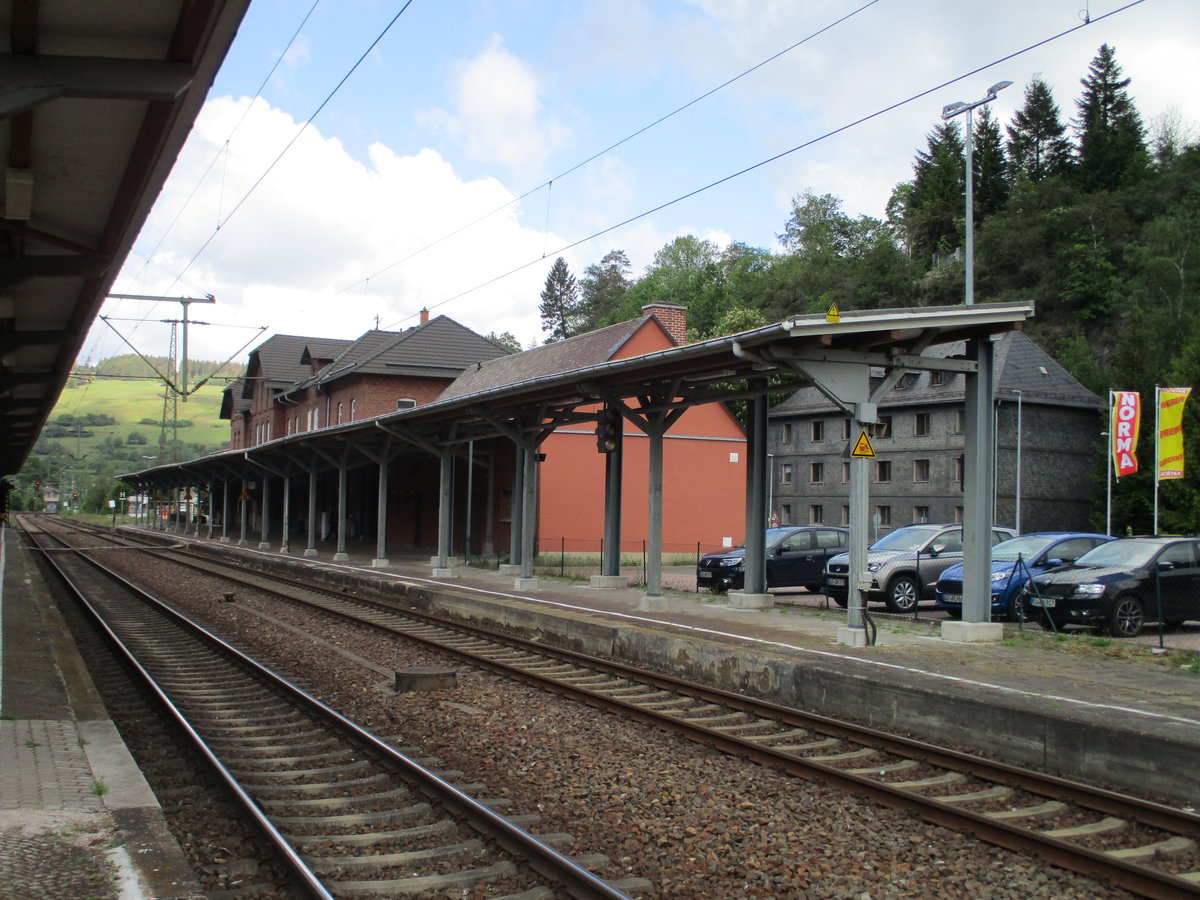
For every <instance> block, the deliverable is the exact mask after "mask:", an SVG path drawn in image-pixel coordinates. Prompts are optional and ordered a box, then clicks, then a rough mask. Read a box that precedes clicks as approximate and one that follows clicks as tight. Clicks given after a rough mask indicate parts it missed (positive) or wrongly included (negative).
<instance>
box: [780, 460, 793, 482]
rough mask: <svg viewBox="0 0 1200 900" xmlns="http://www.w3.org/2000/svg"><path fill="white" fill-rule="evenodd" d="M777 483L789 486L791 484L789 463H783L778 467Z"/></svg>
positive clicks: (790, 465) (790, 466)
mask: <svg viewBox="0 0 1200 900" xmlns="http://www.w3.org/2000/svg"><path fill="white" fill-rule="evenodd" d="M779 483H780V484H791V483H792V464H791V463H784V464H783V465H781V466H780V467H779Z"/></svg>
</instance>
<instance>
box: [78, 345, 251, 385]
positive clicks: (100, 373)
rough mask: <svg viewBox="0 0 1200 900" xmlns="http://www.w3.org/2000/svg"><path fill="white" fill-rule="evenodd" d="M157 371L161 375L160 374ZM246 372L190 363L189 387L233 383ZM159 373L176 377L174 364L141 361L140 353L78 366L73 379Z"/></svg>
mask: <svg viewBox="0 0 1200 900" xmlns="http://www.w3.org/2000/svg"><path fill="white" fill-rule="evenodd" d="M155 369H157V370H158V371H157V372H156V371H155ZM245 370H246V366H245V364H244V363H235V362H228V363H220V362H215V361H212V360H206V359H189V360H188V384H189V385H195V384H196V382H198V381H202V380H203V379H205V378H209V377H213V376H215V377H217V378H218V379H220V380H221V381H232V380H233V379H234V378H237V377H238V376H240V375H242V374H243V373H244V372H245ZM159 372H162V373H165V374H169V375H174V374H175V372H173V371H172V365H171V360H170V359H169V358H167V357H165V356H146V357H141V356H138V355H137V354H136V353H125V354H122V355H120V356H110V357H108V358H107V359H102V360H100V361H99V362H97V363H96V364H95V365H88V364H86V363H76V364H75V366H74V368H73V369H72V372H71V374H72V375H73V376H80V377H81V378H86V377H90V376H94V377H97V378H151V379H153V378H159V377H160V376H159V374H158V373H159Z"/></svg>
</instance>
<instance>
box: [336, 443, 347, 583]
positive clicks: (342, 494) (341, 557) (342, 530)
mask: <svg viewBox="0 0 1200 900" xmlns="http://www.w3.org/2000/svg"><path fill="white" fill-rule="evenodd" d="M337 532H338V536H337V552H336V553H334V554H333V558H334V560H335V561H336V562H346V561H347V560H349V559H350V554H348V553H347V552H346V456H345V454H343V455H342V458H341V459H340V460H339V461H338V505H337Z"/></svg>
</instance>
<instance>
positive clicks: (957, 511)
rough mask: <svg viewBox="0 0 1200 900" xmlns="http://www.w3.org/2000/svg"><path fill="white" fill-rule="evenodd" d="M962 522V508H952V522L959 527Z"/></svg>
mask: <svg viewBox="0 0 1200 900" xmlns="http://www.w3.org/2000/svg"><path fill="white" fill-rule="evenodd" d="M962 520H963V508H962V507H961V506H956V507H954V522H955V524H957V525H961V524H962Z"/></svg>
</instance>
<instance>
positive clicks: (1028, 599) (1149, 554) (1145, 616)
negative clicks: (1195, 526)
mask: <svg viewBox="0 0 1200 900" xmlns="http://www.w3.org/2000/svg"><path fill="white" fill-rule="evenodd" d="M1022 601H1023V602H1024V603H1025V609H1026V611H1027V613H1029V614H1030V615H1033V616H1035V617H1036V618H1038V619H1039V620H1040V621H1041V622H1042V624H1043V625H1044V626H1046V627H1047V628H1052V629H1054V630H1056V631H1057V630H1061V629H1062V628H1063V627H1064V626H1066V625H1086V626H1090V627H1096V628H1101V629H1104V630H1106V631H1107V632H1108V633H1109V634H1112V635H1114V636H1115V637H1134V636H1135V635H1137V634H1138V633H1139V632H1140V631H1141V630H1142V627H1143V626H1144V625H1145V623H1146V622H1148V621H1155V622H1157V621H1161V622H1162V623H1163V624H1165V625H1168V626H1176V625H1179V624H1182V623H1183V622H1184V621H1186V620H1188V619H1200V539H1197V538H1194V537H1177V538H1165V537H1138V538H1119V539H1118V540H1115V541H1109V542H1108V543H1106V544H1101V545H1100V546H1099V547H1096V548H1095V549H1093V550H1089V551H1088V552H1087V553H1085V554H1083V556H1081V557H1079V559H1077V560H1075V562H1074V563H1073V564H1072V565H1069V566H1062V567H1061V568H1058V569H1055V570H1053V571H1052V572H1046V573H1045V574H1044V575H1038V576H1036V577H1035V578H1032V579H1030V580H1029V583H1028V584H1027V585H1026V586H1025V590H1024V592H1023V594H1022Z"/></svg>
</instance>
